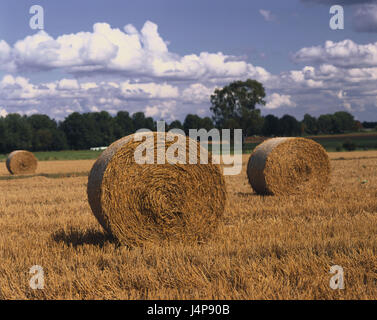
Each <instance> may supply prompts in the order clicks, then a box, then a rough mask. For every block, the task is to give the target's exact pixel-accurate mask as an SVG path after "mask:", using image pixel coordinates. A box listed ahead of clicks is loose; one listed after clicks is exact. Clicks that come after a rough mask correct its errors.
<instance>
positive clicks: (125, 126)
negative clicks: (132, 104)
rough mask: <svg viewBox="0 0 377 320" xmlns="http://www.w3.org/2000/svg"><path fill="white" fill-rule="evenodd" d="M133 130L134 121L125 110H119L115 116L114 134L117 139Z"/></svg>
mask: <svg viewBox="0 0 377 320" xmlns="http://www.w3.org/2000/svg"><path fill="white" fill-rule="evenodd" d="M134 132H135V129H134V123H133V121H132V119H131V117H130V114H129V113H128V112H127V111H119V112H118V113H117V115H116V116H115V127H114V134H115V136H116V138H117V139H120V138H122V137H124V136H128V135H130V134H132V133H134Z"/></svg>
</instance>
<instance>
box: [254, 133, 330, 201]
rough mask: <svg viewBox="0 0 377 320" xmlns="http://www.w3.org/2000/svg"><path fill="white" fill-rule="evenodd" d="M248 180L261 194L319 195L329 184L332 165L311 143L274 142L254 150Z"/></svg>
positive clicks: (295, 139)
mask: <svg viewBox="0 0 377 320" xmlns="http://www.w3.org/2000/svg"><path fill="white" fill-rule="evenodd" d="M247 176H248V178H249V182H250V184H251V186H252V188H253V189H254V191H255V192H256V193H258V194H299V193H320V192H322V191H323V190H324V189H325V188H326V186H327V185H328V183H329V180H330V161H329V157H328V155H327V153H326V150H325V149H324V148H323V147H322V146H321V145H320V144H318V143H317V142H315V141H313V140H311V139H305V138H272V139H268V140H266V141H264V142H263V143H261V144H260V145H258V146H257V147H256V148H255V149H254V151H253V153H252V154H251V156H250V158H249V162H248V165H247Z"/></svg>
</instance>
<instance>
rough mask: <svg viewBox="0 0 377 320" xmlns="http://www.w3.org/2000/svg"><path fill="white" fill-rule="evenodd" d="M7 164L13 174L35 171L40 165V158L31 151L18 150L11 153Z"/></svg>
mask: <svg viewBox="0 0 377 320" xmlns="http://www.w3.org/2000/svg"><path fill="white" fill-rule="evenodd" d="M6 166H7V169H8V171H9V172H10V173H11V174H27V173H35V171H36V170H37V166H38V160H37V158H36V157H35V156H34V155H33V154H32V153H31V152H29V151H25V150H16V151H13V152H11V153H10V154H9V156H8V158H7V161H6Z"/></svg>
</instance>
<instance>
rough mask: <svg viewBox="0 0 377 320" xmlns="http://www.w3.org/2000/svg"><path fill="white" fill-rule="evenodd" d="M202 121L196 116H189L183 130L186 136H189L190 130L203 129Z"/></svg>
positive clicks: (184, 122)
mask: <svg viewBox="0 0 377 320" xmlns="http://www.w3.org/2000/svg"><path fill="white" fill-rule="evenodd" d="M201 124H202V119H201V118H200V117H199V116H198V115H196V114H188V115H187V116H186V118H185V121H183V128H184V130H185V133H186V135H188V134H189V129H201V128H202V126H201Z"/></svg>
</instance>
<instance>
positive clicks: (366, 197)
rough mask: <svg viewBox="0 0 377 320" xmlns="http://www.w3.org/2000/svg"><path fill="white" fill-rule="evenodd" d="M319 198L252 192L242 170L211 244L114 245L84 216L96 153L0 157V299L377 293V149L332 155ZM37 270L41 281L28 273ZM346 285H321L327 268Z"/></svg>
mask: <svg viewBox="0 0 377 320" xmlns="http://www.w3.org/2000/svg"><path fill="white" fill-rule="evenodd" d="M330 158H331V159H332V160H331V166H332V178H331V184H330V186H329V188H328V190H327V192H326V193H325V194H323V195H322V196H318V197H312V196H305V195H303V196H286V197H284V196H279V197H278V196H265V197H262V196H258V195H256V194H255V193H254V192H253V191H252V189H251V187H250V186H249V183H248V181H247V176H246V172H245V170H246V167H245V166H246V163H247V159H248V156H247V155H244V159H243V162H244V163H243V171H242V173H241V174H240V175H238V176H227V177H225V180H226V183H227V191H228V203H227V208H226V211H225V214H224V217H223V219H222V220H221V221H220V224H219V228H218V230H217V232H216V233H215V234H213V236H212V237H211V239H210V240H209V241H208V242H207V243H203V244H197V245H192V244H190V245H185V244H184V243H170V244H169V243H161V244H160V245H149V246H148V245H147V246H145V247H143V248H133V249H128V248H124V247H119V246H117V245H116V243H114V241H112V239H111V238H109V237H108V236H107V235H105V234H104V233H103V231H102V229H101V227H100V226H99V224H98V223H97V221H96V220H95V218H94V216H93V215H92V213H91V210H90V207H89V205H88V201H87V196H86V183H87V176H86V173H87V172H89V170H90V168H91V166H92V164H93V163H94V161H93V160H78V161H45V162H39V167H38V172H37V175H36V176H32V177H21V178H17V179H9V174H8V173H7V171H6V168H5V164H4V163H0V190H1V192H0V299H376V298H377V237H376V234H377V151H367V152H348V153H339V152H338V153H330ZM33 265H40V266H42V267H43V270H44V276H45V280H44V281H45V282H44V289H41V290H32V289H31V288H30V286H29V280H30V278H31V277H32V275H31V274H29V269H30V267H32V266H33ZM333 265H339V266H341V267H342V268H343V270H344V284H345V289H343V290H333V289H331V288H330V286H329V281H330V278H331V277H332V276H333V275H332V274H330V273H329V271H330V267H331V266H333Z"/></svg>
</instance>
